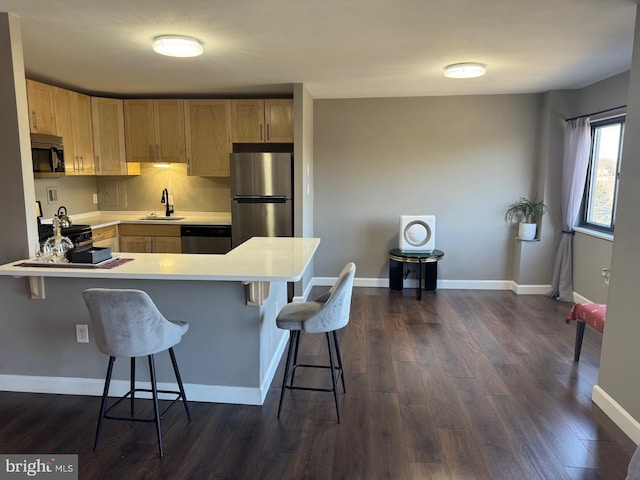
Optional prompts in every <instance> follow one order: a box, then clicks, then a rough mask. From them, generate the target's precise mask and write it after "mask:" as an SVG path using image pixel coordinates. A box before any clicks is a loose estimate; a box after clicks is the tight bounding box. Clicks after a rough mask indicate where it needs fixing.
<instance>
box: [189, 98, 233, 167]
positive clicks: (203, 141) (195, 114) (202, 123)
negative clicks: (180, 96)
mask: <svg viewBox="0 0 640 480" xmlns="http://www.w3.org/2000/svg"><path fill="white" fill-rule="evenodd" d="M184 107H185V130H186V136H187V164H188V168H187V173H188V174H189V175H198V176H203V177H228V176H229V154H230V153H231V100H185V101H184Z"/></svg>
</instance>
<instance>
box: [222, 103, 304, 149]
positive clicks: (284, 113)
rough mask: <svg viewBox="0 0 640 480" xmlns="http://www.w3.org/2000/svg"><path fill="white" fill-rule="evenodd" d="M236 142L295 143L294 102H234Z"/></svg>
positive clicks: (233, 116)
mask: <svg viewBox="0 0 640 480" xmlns="http://www.w3.org/2000/svg"><path fill="white" fill-rule="evenodd" d="M231 107H232V125H233V141H234V142H236V143H293V100H291V99H271V100H260V99H248V100H232V101H231Z"/></svg>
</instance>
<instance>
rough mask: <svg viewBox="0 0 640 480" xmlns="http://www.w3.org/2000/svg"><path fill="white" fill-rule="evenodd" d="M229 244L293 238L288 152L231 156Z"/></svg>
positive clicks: (289, 155)
mask: <svg viewBox="0 0 640 480" xmlns="http://www.w3.org/2000/svg"><path fill="white" fill-rule="evenodd" d="M230 162H231V243H232V246H233V247H236V246H238V245H240V244H241V243H243V242H244V241H246V240H248V239H250V238H251V237H290V236H292V235H293V177H292V169H293V165H292V157H291V154H290V153H232V154H231V157H230Z"/></svg>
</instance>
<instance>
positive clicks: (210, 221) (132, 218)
mask: <svg viewBox="0 0 640 480" xmlns="http://www.w3.org/2000/svg"><path fill="white" fill-rule="evenodd" d="M150 213H154V214H155V215H156V217H157V218H154V219H153V220H146V219H144V220H143V218H144V217H146V216H148V215H149V214H150ZM69 217H70V218H71V221H72V222H73V224H74V225H90V226H91V227H92V228H93V229H96V228H100V227H108V226H110V225H117V224H119V223H140V224H145V223H146V224H161V225H174V224H175V225H231V213H230V212H177V213H175V214H173V215H172V216H171V217H170V218H171V219H170V220H168V219H167V218H166V217H165V216H164V211H154V212H148V211H147V212H142V211H141V212H132V211H96V212H89V213H81V214H77V215H69ZM43 223H51V219H45V220H43Z"/></svg>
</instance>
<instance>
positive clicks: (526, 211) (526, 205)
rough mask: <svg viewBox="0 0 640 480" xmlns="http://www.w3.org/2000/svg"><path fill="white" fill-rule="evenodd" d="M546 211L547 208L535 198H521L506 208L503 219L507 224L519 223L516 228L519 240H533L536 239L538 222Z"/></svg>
mask: <svg viewBox="0 0 640 480" xmlns="http://www.w3.org/2000/svg"><path fill="white" fill-rule="evenodd" d="M548 211H549V208H548V207H547V206H546V205H545V204H544V202H543V201H542V200H538V198H537V197H535V196H534V197H533V198H527V197H522V198H521V199H520V200H518V201H517V202H514V203H512V204H511V205H509V206H508V207H507V212H506V213H505V215H504V219H505V220H506V221H507V222H509V223H515V222H517V221H519V222H520V224H519V226H518V238H519V239H520V240H533V239H535V238H536V230H537V226H538V224H537V222H538V220H539V219H540V218H542V216H543V215H544V214H545V213H547V212H548Z"/></svg>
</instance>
